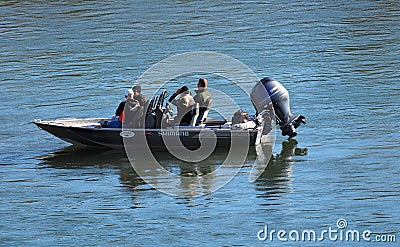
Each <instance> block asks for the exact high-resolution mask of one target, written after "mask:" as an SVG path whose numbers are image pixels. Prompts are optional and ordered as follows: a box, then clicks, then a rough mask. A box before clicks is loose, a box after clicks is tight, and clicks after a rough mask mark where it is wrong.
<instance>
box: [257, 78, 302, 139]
mask: <svg viewBox="0 0 400 247" xmlns="http://www.w3.org/2000/svg"><path fill="white" fill-rule="evenodd" d="M250 97H251V100H252V102H253V105H254V107H255V108H256V110H257V115H261V116H262V119H263V121H264V123H263V124H264V126H263V134H267V133H268V132H269V131H270V130H271V128H272V127H271V126H270V123H271V120H272V119H275V121H276V123H277V124H279V126H280V129H281V130H282V135H283V136H286V135H287V136H289V138H292V137H295V136H296V135H297V133H296V128H297V127H299V126H300V125H301V124H305V123H306V118H305V117H304V116H302V115H293V114H292V113H290V105H289V92H288V91H287V90H286V88H284V87H283V86H282V85H281V84H280V83H279V82H278V81H276V80H274V79H273V78H269V77H267V78H264V79H262V80H261V81H259V82H258V83H257V84H256V85H255V86H254V87H253V89H252V90H251V93H250ZM272 108H273V111H272ZM272 112H275V116H271V115H272Z"/></svg>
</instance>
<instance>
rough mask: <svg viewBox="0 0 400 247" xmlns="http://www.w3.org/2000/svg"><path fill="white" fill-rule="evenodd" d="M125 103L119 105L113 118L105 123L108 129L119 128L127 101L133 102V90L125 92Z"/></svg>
mask: <svg viewBox="0 0 400 247" xmlns="http://www.w3.org/2000/svg"><path fill="white" fill-rule="evenodd" d="M125 99H126V100H125V101H122V102H121V103H119V105H118V108H117V110H116V111H115V116H116V117H113V118H112V119H110V120H109V121H108V122H107V126H108V127H109V128H121V127H122V122H123V121H124V108H125V104H126V101H127V100H133V90H132V89H127V90H126V91H125Z"/></svg>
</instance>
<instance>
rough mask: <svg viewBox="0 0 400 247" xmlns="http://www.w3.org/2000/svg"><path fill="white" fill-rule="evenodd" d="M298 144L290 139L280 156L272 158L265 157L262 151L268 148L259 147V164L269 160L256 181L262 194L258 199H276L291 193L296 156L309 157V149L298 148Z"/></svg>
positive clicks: (284, 142) (284, 143)
mask: <svg viewBox="0 0 400 247" xmlns="http://www.w3.org/2000/svg"><path fill="white" fill-rule="evenodd" d="M297 144H298V142H297V141H296V140H295V139H289V140H287V141H283V142H282V150H281V152H280V153H279V154H277V155H274V156H272V157H264V156H263V155H262V154H263V153H267V152H265V151H263V150H260V148H261V149H265V148H268V147H263V146H257V148H259V149H258V150H257V155H258V156H257V162H263V161H262V159H268V160H269V162H268V166H267V168H266V169H265V170H264V171H263V172H262V173H261V175H260V176H259V177H258V179H257V180H256V181H255V184H256V187H255V188H256V190H257V191H260V192H261V193H259V194H258V197H266V198H274V197H278V196H280V194H282V193H287V192H289V190H290V188H291V181H292V166H293V164H294V162H296V158H295V157H296V156H304V155H307V153H308V149H307V148H299V147H297Z"/></svg>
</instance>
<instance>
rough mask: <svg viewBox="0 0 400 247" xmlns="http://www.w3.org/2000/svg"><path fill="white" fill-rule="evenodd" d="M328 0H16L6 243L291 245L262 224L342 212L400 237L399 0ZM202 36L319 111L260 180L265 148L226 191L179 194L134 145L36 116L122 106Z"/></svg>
mask: <svg viewBox="0 0 400 247" xmlns="http://www.w3.org/2000/svg"><path fill="white" fill-rule="evenodd" d="M326 2H328V1H315V2H310V1H288V3H285V1H269V2H260V1H246V2H243V3H238V2H228V3H217V2H215V3H211V4H208V3H205V2H203V1H133V2H130V1H107V2H104V3H101V1H100V2H86V1H56V2H54V3H46V2H28V1H2V2H1V3H0V81H1V84H0V92H1V94H0V97H1V106H0V118H1V123H2V128H1V129H0V136H1V141H0V146H1V150H2V151H1V153H0V159H1V164H0V165H1V166H0V198H1V201H0V208H1V210H0V219H1V220H0V245H7V246H8V245H27V246H32V245H41V246H43V245H49V246H52V245H65V246H72V245H85V246H87V245H105V246H109V245H125V246H162V245H168V246H170V245H176V246H192V245H198V244H201V245H202V246H233V245H235V246H265V245H280V244H284V245H288V244H295V243H294V242H289V243H283V242H280V241H279V240H277V239H276V235H275V239H274V241H273V242H271V241H269V240H266V241H265V242H262V241H259V240H258V238H257V233H258V231H259V230H262V229H264V226H265V225H268V228H269V229H274V230H276V231H279V230H281V229H283V230H287V231H290V230H298V231H302V230H304V229H313V230H315V231H316V232H321V231H322V230H324V229H327V228H328V227H332V228H334V229H338V228H337V226H336V222H337V220H338V219H340V218H343V219H345V220H347V223H348V226H347V228H346V229H356V230H359V231H363V230H366V229H368V230H371V231H372V232H373V233H374V234H379V233H381V234H393V235H395V236H396V237H397V239H396V240H397V243H398V242H399V241H400V223H399V222H400V209H399V206H398V205H399V202H400V192H399V191H400V179H399V176H400V168H399V159H400V154H399V153H400V134H399V132H400V131H399V130H400V124H399V106H400V100H399V95H400V84H399V79H400V74H399V71H400V54H399V51H400V45H399V44H400V25H399V23H400V4H399V3H398V2H397V1H345V2H343V3H341V2H330V3H326ZM189 51H215V52H220V53H223V54H226V55H229V56H232V57H234V58H236V59H239V60H240V61H242V62H243V63H245V64H246V65H248V66H249V67H250V68H251V69H252V70H254V71H255V72H256V73H257V75H258V76H259V77H265V76H272V77H274V78H276V79H277V80H279V81H280V82H281V83H282V84H283V85H284V86H285V87H286V88H287V89H288V90H289V92H290V94H291V105H292V110H293V111H294V112H295V113H301V114H303V115H305V116H306V117H307V118H308V121H309V123H308V124H307V125H306V126H302V127H301V129H300V130H299V132H300V134H299V136H298V137H296V142H297V143H296V142H287V141H286V140H285V139H284V138H282V137H278V138H277V142H276V145H275V149H274V157H273V159H272V161H271V162H270V164H269V166H268V169H267V171H266V172H265V173H264V174H263V175H262V176H261V177H260V178H259V179H258V180H257V181H256V182H255V183H249V182H248V173H249V171H250V166H251V164H252V163H254V161H255V160H256V159H257V154H256V153H255V151H254V152H252V153H250V154H249V156H248V158H247V161H246V164H245V167H244V168H243V170H242V171H241V172H240V173H239V174H238V176H236V177H235V179H234V180H232V181H231V182H230V183H229V184H228V185H226V186H225V187H223V188H222V189H220V190H218V191H217V192H215V193H212V194H210V195H207V196H203V197H199V198H183V197H170V196H168V195H165V194H162V193H160V192H158V191H156V190H153V189H151V187H150V186H148V185H146V184H144V183H143V182H142V181H141V180H140V179H139V178H138V177H137V176H136V175H135V173H134V172H133V171H132V168H131V166H130V164H129V162H128V159H127V158H126V157H125V155H124V154H121V153H118V152H115V151H107V150H96V149H95V150H93V149H77V148H75V147H71V146H70V145H69V144H67V143H65V142H63V141H60V140H58V139H56V138H55V137H53V136H51V135H49V134H47V133H45V132H43V131H40V130H39V129H37V128H36V127H35V126H34V125H33V124H32V123H31V122H32V121H33V120H34V119H37V118H41V119H53V118H59V117H103V116H111V115H112V114H113V112H114V110H115V107H116V106H117V104H118V103H119V101H120V100H122V98H121V96H122V92H123V90H124V89H125V88H127V87H130V86H131V85H132V84H133V83H134V81H135V80H136V79H137V78H139V76H140V75H141V74H142V73H143V72H144V71H146V69H148V68H149V67H150V66H152V65H153V64H154V63H156V62H158V61H160V60H162V59H164V58H167V57H169V56H171V55H176V54H179V53H182V52H189ZM186 83H188V84H189V86H190V87H191V88H193V87H194V86H195V82H186ZM214 84H218V81H215V82H214ZM158 86H159V85H158V84H157V83H152V82H149V84H148V85H146V88H145V89H144V93H145V94H146V95H151V94H152V92H153V91H154V90H155V89H156V88H157V87H158ZM238 100H239V101H242V102H244V101H245V100H247V99H238ZM248 104H250V102H249V101H248ZM228 110H230V108H229V106H226V111H228ZM159 159H160V160H161V161H162V163H163V164H165V165H166V166H167V167H170V169H172V170H174V171H177V172H182V173H184V172H185V169H186V168H187V164H185V163H183V162H181V161H179V160H174V159H173V158H171V157H169V156H167V155H161V156H160V157H159ZM221 159H223V158H221V156H220V155H218V154H217V155H214V156H212V157H211V158H210V159H209V160H207V161H205V162H204V163H203V164H201V168H202V169H206V170H207V169H208V170H209V169H213V167H214V166H215V165H218V164H219V163H220V162H221ZM188 169H190V167H189V168H188ZM286 237H287V236H286ZM298 244H300V245H304V243H297V245H298ZM317 244H318V245H321V244H325V245H329V246H331V245H339V244H343V243H339V242H332V241H329V239H328V240H325V241H324V242H319V243H317ZM347 244H350V245H360V244H366V242H365V241H364V242H362V243H357V242H349V243H347ZM372 244H373V245H376V244H377V243H372ZM372 244H371V245H372ZM392 245H393V246H394V245H395V244H392Z"/></svg>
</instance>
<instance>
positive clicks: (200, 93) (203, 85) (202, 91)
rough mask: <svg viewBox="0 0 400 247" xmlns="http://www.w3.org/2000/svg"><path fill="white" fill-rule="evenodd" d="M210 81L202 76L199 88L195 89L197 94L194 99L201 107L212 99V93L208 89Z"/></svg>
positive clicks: (198, 84)
mask: <svg viewBox="0 0 400 247" xmlns="http://www.w3.org/2000/svg"><path fill="white" fill-rule="evenodd" d="M207 86H208V82H207V79H205V78H200V79H199V82H198V83H197V90H195V92H196V95H195V96H194V101H195V102H196V103H199V106H200V107H203V106H204V104H205V103H206V101H207V100H210V99H211V98H212V97H211V93H210V92H209V91H208V90H207Z"/></svg>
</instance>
